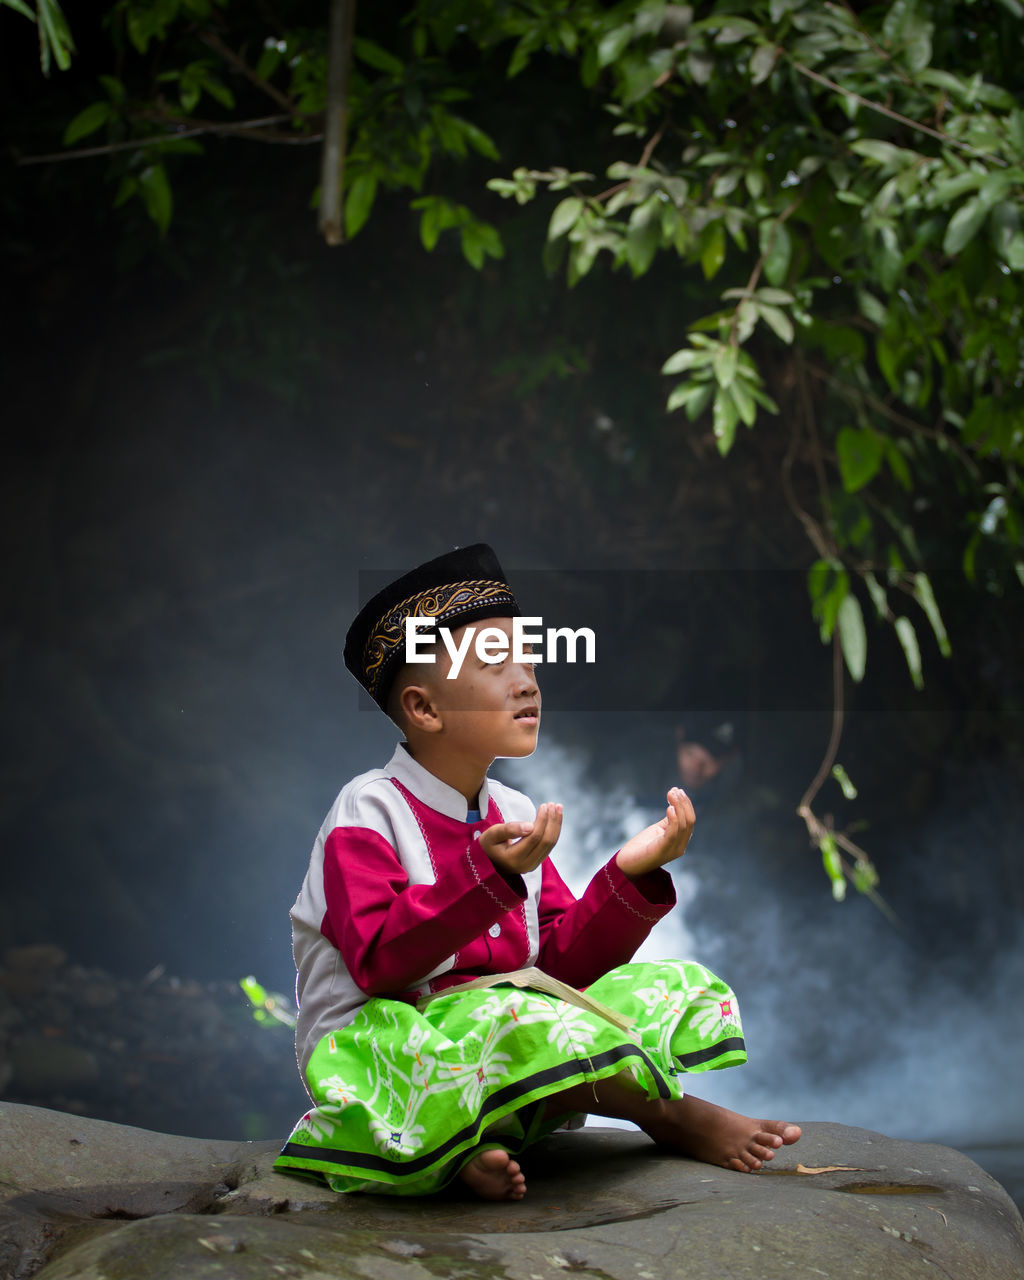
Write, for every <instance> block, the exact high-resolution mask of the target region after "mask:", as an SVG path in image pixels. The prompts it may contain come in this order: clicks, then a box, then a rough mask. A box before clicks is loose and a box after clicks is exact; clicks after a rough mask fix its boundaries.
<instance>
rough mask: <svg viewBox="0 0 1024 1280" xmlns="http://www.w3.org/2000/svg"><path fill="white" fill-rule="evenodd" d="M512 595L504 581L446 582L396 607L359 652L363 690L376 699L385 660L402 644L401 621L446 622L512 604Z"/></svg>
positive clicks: (379, 623) (513, 597)
mask: <svg viewBox="0 0 1024 1280" xmlns="http://www.w3.org/2000/svg"><path fill="white" fill-rule="evenodd" d="M515 602H516V601H515V596H513V594H512V591H511V588H510V587H509V585H508V583H506V582H495V581H493V580H491V579H488V578H476V579H473V580H471V581H469V582H450V583H446V584H445V585H444V586H440V587H431V588H430V590H428V591H420V592H418V593H417V594H416V595H414V596H409V597H408V598H407V599H405V600H402V601H401V602H400V603H399V604H396V605H395V606H394V607H393V608H392V609H390V610H388V612H387V613H386V614H385V615H384V617H383V618H381V620H380V622H378V623H377V627H376V629H375V630H374V632H373V634H372V635H371V636H370V638H369V640H367V642H366V645H365V647H364V649H363V674H364V675H365V677H366V689H367V692H368V693H369V694H370V696H371V697H376V694H377V687H378V685H379V684H380V681H381V678H382V677H383V674H384V670H385V668H386V666H387V665H388V659H390V658H391V657H392V655H393V654H394V652H395V650H396V649H397V648H398V647H399V646H400V645H402V644H404V643H405V620H406V618H408V617H418V618H436V619H438V621H439V622H447V621H449V620H450V619H452V618H457V617H458V616H459V614H461V613H465V612H466V611H467V610H469V609H475V608H476V607H477V605H481V604H488V605H494V607H495V609H497V608H498V607H499V606H501V605H515Z"/></svg>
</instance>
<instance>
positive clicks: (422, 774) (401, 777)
mask: <svg viewBox="0 0 1024 1280" xmlns="http://www.w3.org/2000/svg"><path fill="white" fill-rule="evenodd" d="M384 772H385V773H386V774H387V775H388V777H390V778H397V779H398V781H399V782H400V783H401V784H402V786H403V787H408V789H409V790H410V791H411V792H412V793H413V795H414V796H415V797H416V799H417V800H422V801H423V803H424V804H425V805H429V806H430V808H431V809H435V810H436V811H437V812H438V813H443V814H444V815H445V817H446V818H454V819H455V821H456V822H465V821H466V820H467V819H466V815H467V814H468V813H469V805H468V804H467V803H466V797H465V796H464V795H463V794H462V792H461V791H456V790H455V788H454V787H450V786H449V785H448V783H447V782H442V781H441V779H440V778H439V777H438V776H437V775H436V774H434V773H431V772H430V770H429V769H424V767H423V766H422V765H421V764H420V763H419V761H418V760H414V759H413V757H412V756H411V755H410V754H409V748H408V746H407V745H406V743H404V742H400V743H399V744H398V746H397V747H395V754H394V755H393V756H392V757H391V759H390V760H389V761H388V763H387V764H386V765H385V767H384ZM487 783H488V779H487V775H486V774H485V775H484V780H483V783H482V784H481V787H480V799H479V801H478V807H479V810H480V815H481V817H486V816H487V807H488V798H487Z"/></svg>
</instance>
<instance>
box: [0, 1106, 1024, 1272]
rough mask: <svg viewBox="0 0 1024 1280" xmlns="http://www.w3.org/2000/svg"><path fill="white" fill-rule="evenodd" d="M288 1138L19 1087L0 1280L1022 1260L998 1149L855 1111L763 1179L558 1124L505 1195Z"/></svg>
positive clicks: (6, 1114) (898, 1267)
mask: <svg viewBox="0 0 1024 1280" xmlns="http://www.w3.org/2000/svg"><path fill="white" fill-rule="evenodd" d="M276 1150H277V1144H276V1143H268V1142H260V1143H238V1142H217V1141H209V1140H202V1139H189V1138H180V1137H174V1136H171V1135H167V1134H159V1133H152V1132H148V1131H146V1130H141V1129H132V1128H128V1127H125V1126H120V1125H114V1124H109V1123H105V1122H102V1121H96V1120H86V1119H82V1118H79V1117H75V1116H70V1115H66V1114H60V1113H57V1112H52V1111H47V1110H43V1109H39V1108H33V1107H27V1106H21V1105H17V1104H8V1103H0V1277H3V1280H30V1278H32V1277H36V1276H38V1277H39V1280H118V1278H120V1277H125V1278H127V1277H131V1278H132V1280H150V1278H152V1280H158V1278H159V1280H178V1278H179V1277H180V1278H181V1280H186V1278H192V1277H202V1278H204V1280H205V1278H207V1277H208V1278H210V1280H213V1277H218V1278H223V1277H227V1278H229V1280H231V1278H234V1277H237V1278H238V1280H243V1278H248V1277H261V1280H262V1278H265V1277H276V1276H283V1277H294V1278H295V1280H320V1278H321V1277H345V1278H346V1280H347V1278H348V1277H352V1278H355V1277H373V1280H427V1277H438V1276H445V1277H458V1278H460V1280H461V1278H463V1277H465V1278H466V1280H476V1278H477V1277H479V1278H480V1280H484V1278H486V1280H493V1278H494V1277H508V1280H536V1278H537V1277H544V1280H547V1277H549V1276H552V1277H553V1276H558V1275H560V1274H562V1273H579V1274H582V1275H585V1276H590V1277H595V1278H600V1280H608V1278H609V1277H611V1278H614V1280H662V1278H663V1277H664V1280H669V1277H682V1278H683V1280H720V1277H722V1276H729V1277H752V1278H753V1277H757V1278H758V1280H773V1278H774V1277H779V1278H781V1277H785V1278H786V1280H793V1278H794V1277H804V1276H807V1277H818V1276H826V1277H835V1278H836V1280H847V1278H848V1277H861V1276H862V1277H865V1280H875V1277H877V1276H880V1275H884V1276H886V1277H887V1280H904V1278H906V1280H911V1278H913V1277H918V1276H920V1277H934V1276H936V1275H940V1276H941V1275H946V1276H951V1277H956V1278H957V1280H975V1278H977V1280H1020V1277H1021V1276H1022V1275H1024V1224H1022V1222H1021V1218H1020V1215H1019V1213H1018V1212H1017V1210H1016V1208H1015V1206H1014V1205H1013V1203H1012V1201H1011V1200H1010V1199H1009V1197H1008V1196H1007V1194H1006V1193H1005V1191H1004V1190H1003V1189H1002V1187H1000V1185H999V1184H998V1183H997V1182H995V1181H994V1180H993V1179H992V1178H990V1177H989V1176H988V1175H987V1174H986V1173H984V1172H983V1171H982V1169H981V1168H980V1167H979V1166H978V1165H976V1164H975V1163H974V1162H973V1161H971V1160H969V1159H968V1158H967V1157H966V1156H964V1155H962V1154H961V1153H960V1152H958V1151H954V1150H952V1149H951V1148H948V1147H941V1146H935V1145H932V1144H924V1143H912V1142H903V1141H898V1140H894V1139H891V1138H887V1137H885V1136H883V1135H881V1134H877V1133H872V1132H870V1131H868V1130H864V1129H854V1128H849V1127H846V1126H842V1125H834V1124H827V1123H816V1124H815V1123H811V1124H807V1125H805V1132H804V1138H803V1139H802V1141H801V1142H800V1143H798V1144H797V1145H796V1146H795V1147H792V1148H788V1149H785V1150H783V1151H782V1152H780V1153H779V1155H778V1156H777V1157H776V1159H775V1161H774V1162H773V1163H772V1165H771V1167H770V1168H769V1169H768V1170H766V1171H765V1172H763V1173H761V1174H759V1175H753V1176H752V1175H745V1174H738V1173H731V1172H729V1171H726V1170H721V1169H716V1168H713V1167H711V1166H709V1165H705V1164H700V1163H697V1162H696V1161H691V1160H685V1159H681V1158H679V1157H673V1156H670V1155H667V1154H665V1153H662V1152H659V1151H658V1150H657V1149H656V1148H654V1147H653V1146H652V1145H651V1144H650V1143H649V1142H648V1141H647V1140H646V1139H645V1138H644V1137H643V1136H642V1135H640V1134H634V1133H628V1132H625V1131H622V1130H600V1129H589V1128H588V1129H585V1130H582V1131H580V1132H577V1133H571V1134H564V1135H556V1136H555V1137H553V1138H551V1139H549V1140H548V1141H547V1142H545V1143H543V1144H540V1145H539V1146H538V1147H536V1148H534V1149H533V1150H532V1151H531V1152H529V1153H528V1156H527V1158H526V1159H525V1161H524V1167H525V1169H526V1172H527V1177H528V1185H529V1191H528V1195H527V1198H526V1199H525V1200H524V1201H522V1202H519V1203H500V1204H490V1203H484V1202H479V1201H474V1200H469V1199H466V1198H465V1197H463V1196H462V1195H461V1194H460V1193H459V1192H458V1191H451V1192H448V1193H445V1194H444V1195H441V1196H436V1197H431V1198H429V1199H422V1200H403V1199H397V1198H388V1197H383V1196H350V1197H342V1196H336V1195H334V1194H333V1193H332V1192H330V1191H328V1190H327V1189H326V1188H325V1187H323V1186H322V1185H320V1184H319V1183H317V1182H316V1181H314V1180H311V1179H306V1178H299V1177H293V1176H287V1175H283V1174H278V1173H275V1172H274V1171H273V1169H272V1167H271V1166H272V1162H273V1159H274V1155H275V1154H276ZM838 1166H844V1167H838Z"/></svg>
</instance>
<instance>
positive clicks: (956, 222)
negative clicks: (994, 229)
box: [942, 197, 988, 257]
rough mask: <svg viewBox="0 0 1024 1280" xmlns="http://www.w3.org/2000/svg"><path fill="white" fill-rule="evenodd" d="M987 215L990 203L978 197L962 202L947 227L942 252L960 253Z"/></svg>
mask: <svg viewBox="0 0 1024 1280" xmlns="http://www.w3.org/2000/svg"><path fill="white" fill-rule="evenodd" d="M987 216H988V205H987V204H986V203H985V202H984V201H982V200H979V199H978V198H977V197H975V198H974V199H973V200H968V201H966V202H965V203H964V204H962V205H961V206H960V208H959V209H957V211H956V213H954V214H953V216H952V218H950V220H949V225H948V226H947V227H946V234H945V236H944V237H943V240H942V252H943V253H946V254H949V255H950V257H952V255H953V254H956V253H959V252H960V250H961V249H962V248H963V247H964V246H965V245H966V244H968V243H969V242H970V241H971V240H972V239H973V238H974V236H975V235H976V234H977V233H978V231H979V230H980V229H981V226H982V224H983V223H984V221H985V219H986V217H987Z"/></svg>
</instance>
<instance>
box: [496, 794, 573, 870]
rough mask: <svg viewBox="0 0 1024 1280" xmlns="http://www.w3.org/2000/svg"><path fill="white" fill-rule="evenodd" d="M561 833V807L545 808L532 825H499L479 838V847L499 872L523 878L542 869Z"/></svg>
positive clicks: (540, 810)
mask: <svg viewBox="0 0 1024 1280" xmlns="http://www.w3.org/2000/svg"><path fill="white" fill-rule="evenodd" d="M561 830H562V806H561V805H560V804H542V805H541V807H540V808H539V809H538V810H537V816H536V817H535V818H534V820H533V821H532V822H498V823H495V825H494V826H493V827H488V828H487V830H486V831H484V832H483V833H482V834H481V836H480V847H481V848H482V849H483V851H484V853H486V854H487V856H488V858H490V860H491V861H492V862H493V863H494V865H495V866H496V867H497V868H498V870H499V871H504V872H505V873H506V874H507V875H522V874H523V873H524V872H525V871H533V870H534V868H535V867H539V866H540V864H541V863H542V862H543V861H544V859H545V858H546V857H547V856H548V854H549V853H550V852H551V850H552V849H553V848H554V847H555V842H556V841H557V839H558V836H559V833H560V832H561Z"/></svg>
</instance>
